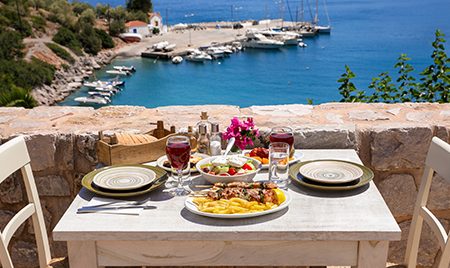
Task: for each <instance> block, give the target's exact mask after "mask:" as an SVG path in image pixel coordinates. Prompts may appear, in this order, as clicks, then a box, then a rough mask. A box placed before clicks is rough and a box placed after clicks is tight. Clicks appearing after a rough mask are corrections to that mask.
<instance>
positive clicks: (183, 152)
mask: <svg viewBox="0 0 450 268" xmlns="http://www.w3.org/2000/svg"><path fill="white" fill-rule="evenodd" d="M166 154H167V158H168V159H169V162H170V166H171V167H172V176H173V177H174V178H175V179H176V182H177V186H176V187H175V188H172V189H170V190H169V192H170V193H172V194H173V195H176V196H183V195H188V194H189V193H190V192H189V191H188V190H187V189H185V188H184V187H183V175H184V177H185V180H188V179H189V177H190V173H191V167H190V163H189V160H190V157H191V143H190V140H189V138H188V137H186V136H172V137H169V138H168V139H167V143H166Z"/></svg>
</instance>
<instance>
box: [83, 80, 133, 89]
mask: <svg viewBox="0 0 450 268" xmlns="http://www.w3.org/2000/svg"><path fill="white" fill-rule="evenodd" d="M123 84H125V82H124V81H121V80H111V81H101V80H97V81H92V82H84V83H83V86H85V87H92V88H96V87H106V86H113V87H116V86H122V85H123Z"/></svg>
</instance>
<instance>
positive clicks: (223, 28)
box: [118, 20, 295, 59]
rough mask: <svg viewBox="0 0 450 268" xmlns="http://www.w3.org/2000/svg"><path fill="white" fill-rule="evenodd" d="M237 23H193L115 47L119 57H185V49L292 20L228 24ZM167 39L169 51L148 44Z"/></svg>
mask: <svg viewBox="0 0 450 268" xmlns="http://www.w3.org/2000/svg"><path fill="white" fill-rule="evenodd" d="M236 23H239V22H211V23H201V24H195V26H196V27H194V28H191V29H183V30H170V31H169V32H167V33H163V34H161V35H157V36H152V37H147V38H145V39H144V40H143V41H142V42H140V43H137V44H135V45H132V46H127V47H124V49H122V50H119V51H118V54H119V56H120V55H122V56H138V55H140V56H142V57H146V58H154V59H170V58H172V57H175V56H185V55H186V54H187V53H188V51H189V49H193V48H201V47H208V46H211V45H212V44H216V45H226V44H231V43H233V42H236V41H239V42H242V41H243V40H245V32H246V31H247V29H250V28H254V29H266V28H274V27H293V26H294V25H295V24H294V23H292V22H283V21H281V20H266V21H260V23H259V24H257V25H252V24H251V23H242V25H243V28H240V29H233V28H232V25H233V24H236ZM162 41H167V42H169V43H171V44H176V45H177V46H176V48H175V49H174V50H173V51H170V52H161V51H158V52H156V51H153V50H152V49H151V48H152V45H153V44H156V43H159V42H162Z"/></svg>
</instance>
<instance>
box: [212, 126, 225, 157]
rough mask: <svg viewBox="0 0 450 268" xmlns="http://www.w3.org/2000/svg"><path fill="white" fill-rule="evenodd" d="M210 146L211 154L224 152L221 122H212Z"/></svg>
mask: <svg viewBox="0 0 450 268" xmlns="http://www.w3.org/2000/svg"><path fill="white" fill-rule="evenodd" d="M209 148H210V152H211V155H221V154H222V137H221V134H220V132H219V124H216V123H212V124H211V137H210V139H209Z"/></svg>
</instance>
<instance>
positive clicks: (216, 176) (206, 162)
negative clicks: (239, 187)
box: [196, 155, 261, 184]
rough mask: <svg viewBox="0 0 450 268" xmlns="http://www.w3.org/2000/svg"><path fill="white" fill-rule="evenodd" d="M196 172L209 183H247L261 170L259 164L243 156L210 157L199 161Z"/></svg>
mask: <svg viewBox="0 0 450 268" xmlns="http://www.w3.org/2000/svg"><path fill="white" fill-rule="evenodd" d="M196 167H197V170H198V171H199V172H200V174H201V175H202V176H203V177H204V178H205V179H206V181H208V182H209V183H212V184H214V183H216V182H222V183H228V182H234V181H244V182H249V181H252V179H253V178H254V177H255V176H256V174H257V173H258V171H259V170H260V169H261V162H259V161H258V160H256V159H253V158H251V157H247V156H243V155H227V156H211V157H208V158H205V159H202V160H200V161H199V162H198V163H197V165H196Z"/></svg>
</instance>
